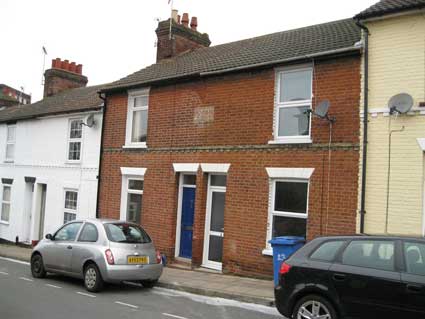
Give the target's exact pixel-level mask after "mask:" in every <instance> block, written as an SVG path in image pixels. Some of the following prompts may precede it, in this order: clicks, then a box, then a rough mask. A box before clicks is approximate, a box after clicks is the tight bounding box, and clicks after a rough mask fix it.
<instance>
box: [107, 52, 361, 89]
mask: <svg viewBox="0 0 425 319" xmlns="http://www.w3.org/2000/svg"><path fill="white" fill-rule="evenodd" d="M360 50H361V48H360V47H358V46H356V45H353V46H350V47H346V48H340V49H335V50H328V51H322V52H317V53H312V54H306V55H300V56H296V57H292V58H287V59H280V60H273V61H267V62H262V63H255V64H249V65H243V66H238V67H234V68H228V69H222V70H216V71H208V72H194V73H189V74H185V75H174V76H169V77H164V78H161V79H153V80H148V81H145V82H138V83H132V84H128V85H122V86H118V87H111V88H104V89H102V90H100V93H106V92H113V91H123V90H128V89H131V88H136V87H140V86H144V85H152V84H159V83H161V82H166V81H172V80H180V79H190V78H194V77H203V76H210V75H218V74H224V73H230V72H236V71H243V70H248V69H254V68H261V67H268V66H272V65H275V64H282V63H289V62H295V61H299V60H306V59H313V58H318V57H323V56H328V55H337V54H343V53H349V52H355V51H360Z"/></svg>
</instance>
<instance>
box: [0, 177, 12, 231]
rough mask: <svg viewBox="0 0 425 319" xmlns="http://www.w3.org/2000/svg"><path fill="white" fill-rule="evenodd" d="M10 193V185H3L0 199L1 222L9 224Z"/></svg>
mask: <svg viewBox="0 0 425 319" xmlns="http://www.w3.org/2000/svg"><path fill="white" fill-rule="evenodd" d="M11 193H12V185H11V184H3V187H2V197H1V219H0V220H1V221H2V222H5V223H9V217H10V198H11Z"/></svg>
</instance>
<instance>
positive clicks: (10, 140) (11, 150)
mask: <svg viewBox="0 0 425 319" xmlns="http://www.w3.org/2000/svg"><path fill="white" fill-rule="evenodd" d="M15 143H16V125H15V124H13V125H8V126H7V133H6V162H13V161H14V160H15Z"/></svg>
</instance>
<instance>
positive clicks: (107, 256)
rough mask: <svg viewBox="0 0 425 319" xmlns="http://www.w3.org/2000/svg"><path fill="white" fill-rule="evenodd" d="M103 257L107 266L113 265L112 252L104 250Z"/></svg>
mask: <svg viewBox="0 0 425 319" xmlns="http://www.w3.org/2000/svg"><path fill="white" fill-rule="evenodd" d="M105 256H106V261H107V262H108V264H110V265H113V264H115V260H114V255H113V254H112V251H111V250H110V249H107V250H105Z"/></svg>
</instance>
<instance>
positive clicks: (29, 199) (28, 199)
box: [21, 182, 36, 243]
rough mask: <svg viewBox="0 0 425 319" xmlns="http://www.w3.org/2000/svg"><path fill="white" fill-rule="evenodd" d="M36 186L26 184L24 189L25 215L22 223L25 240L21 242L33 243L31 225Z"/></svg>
mask: <svg viewBox="0 0 425 319" xmlns="http://www.w3.org/2000/svg"><path fill="white" fill-rule="evenodd" d="M35 187H36V184H35V183H33V182H25V187H24V215H23V223H22V234H23V238H22V240H21V241H24V242H28V243H31V224H32V210H33V205H34V194H35V193H36V189H35Z"/></svg>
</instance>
